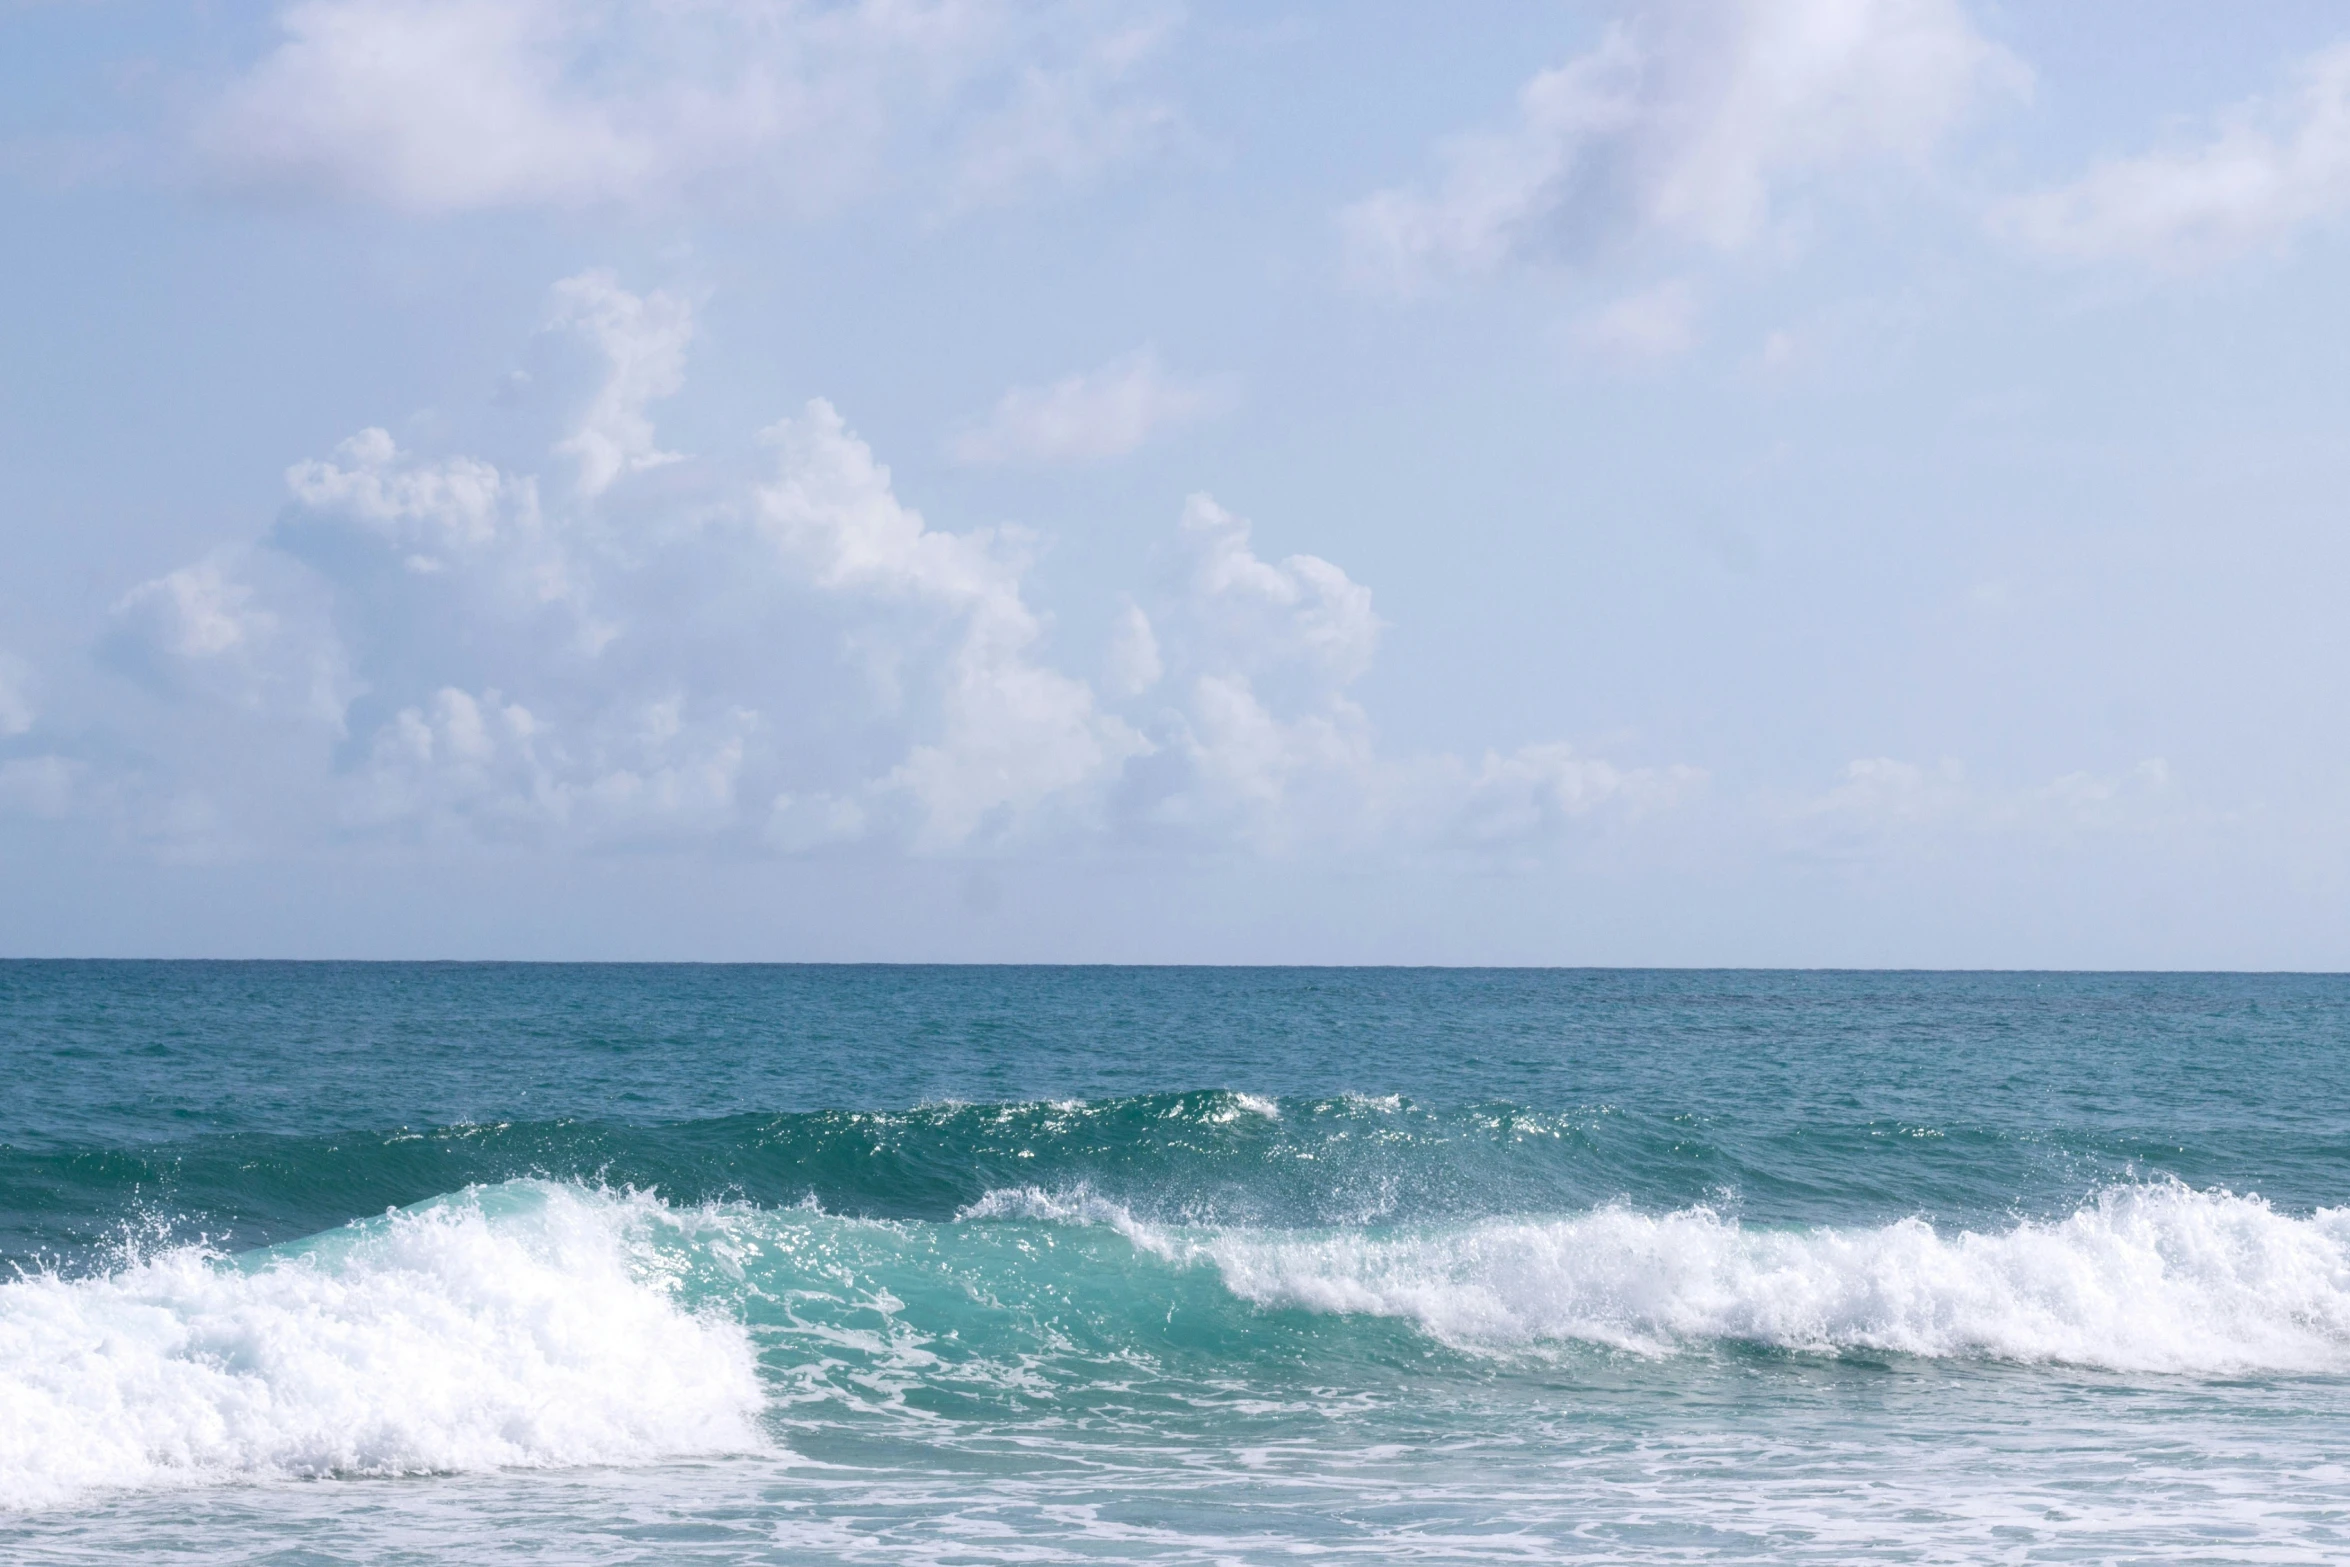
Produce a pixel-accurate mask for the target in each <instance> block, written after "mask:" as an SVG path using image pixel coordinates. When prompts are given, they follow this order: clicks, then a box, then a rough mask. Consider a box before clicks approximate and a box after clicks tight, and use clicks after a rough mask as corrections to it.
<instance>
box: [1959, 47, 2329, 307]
mask: <svg viewBox="0 0 2350 1567" xmlns="http://www.w3.org/2000/svg"><path fill="white" fill-rule="evenodd" d="M2345 210H2350V44H2343V45H2336V46H2335V47H2333V48H2330V49H2326V50H2323V51H2321V52H2319V53H2317V54H2315V55H2313V56H2311V57H2310V58H2308V59H2306V60H2304V61H2302V62H2301V63H2300V64H2299V65H2298V66H2297V67H2295V69H2294V71H2293V84H2292V86H2291V88H2290V90H2288V91H2287V92H2285V93H2282V94H2280V95H2277V96H2274V97H2269V98H2259V99H2254V100H2253V101H2251V102H2249V103H2244V104H2239V105H2237V106H2236V107H2235V108H2233V109H2230V110H2228V111H2227V112H2226V113H2224V114H2222V115H2221V116H2220V117H2219V121H2218V124H2217V125H2216V126H2215V127H2213V128H2212V129H2211V131H2210V132H2209V133H2208V134H2206V135H2205V136H2203V137H2201V138H2200V139H2198V140H2196V141H2195V142H2193V143H2191V144H2189V145H2186V146H2182V147H2176V148H2170V149H2165V150H2162V151H2157V152H2149V153H2144V154H2141V155H2140V156H2137V157H2133V158H2116V159H2111V160H2108V161H2106V162H2104V163H2100V164H2098V165H2097V166H2095V167H2094V168H2092V169H2090V170H2089V172H2088V173H2087V174H2085V175H2083V176H2082V177H2081V178H2080V179H2078V180H2076V181H2074V182H2073V183H2072V184H2069V185H2064V186H2060V187H2058V188H2056V189H2054V190H2046V191H2041V192H2038V193H2036V194H2033V195H2029V196H2024V197H2020V198H2018V199H2016V200H2013V201H2010V202H2008V203H2006V204H2005V205H2003V206H2002V207H2001V208H2000V209H1999V210H1998V212H1997V213H1996V214H1995V218H1994V222H1995V225H1996V226H1997V227H1998V228H1999V229H2000V230H2001V231H2002V232H2004V233H2006V234H2007V235H2008V236H2010V237H2011V238H2013V239H2014V240H2016V241H2017V242H2019V243H2021V244H2023V245H2025V246H2027V247H2029V248H2031V249H2033V250H2036V251H2039V252H2041V253H2043V254H2045V255H2048V256H2052V257H2055V258H2058V259H2061V260H2067V261H2105V260H2121V261H2134V262H2140V263H2143V264H2146V265H2149V266H2154V267H2159V268H2166V269H2172V270H2179V271H2186V270H2192V269H2196V268H2200V267H2208V266H2213V265H2217V264H2219V263H2221V262H2225V261H2229V260H2233V259H2235V258H2236V257H2238V256H2242V255H2244V254H2246V253H2248V252H2251V251H2255V250H2260V249H2265V248H2271V247H2274V246H2278V245H2281V244H2283V243H2284V242H2285V241H2287V240H2288V239H2290V238H2291V237H2292V236H2293V235H2294V234H2296V233H2298V232H2300V231H2301V230H2303V229H2305V228H2308V227H2309V226H2311V225H2313V224H2316V223H2320V222H2323V221H2326V220H2328V219H2332V218H2337V217H2339V216H2340V215H2341V214H2342V213H2343V212H2344V211H2345Z"/></svg>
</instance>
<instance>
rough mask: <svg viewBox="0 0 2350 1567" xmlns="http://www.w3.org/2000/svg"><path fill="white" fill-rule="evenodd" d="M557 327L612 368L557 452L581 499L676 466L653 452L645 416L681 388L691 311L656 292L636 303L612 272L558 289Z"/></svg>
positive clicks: (670, 457) (584, 276) (673, 456)
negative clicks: (575, 467) (575, 472)
mask: <svg viewBox="0 0 2350 1567" xmlns="http://www.w3.org/2000/svg"><path fill="white" fill-rule="evenodd" d="M554 324H555V325H556V326H558V327H566V328H570V329H573V330H576V331H578V332H579V333H581V334H582V335H583V336H585V337H586V338H587V339H588V340H589V341H591V342H593V343H594V344H595V345H596V347H597V348H598V349H600V350H601V351H602V352H603V355H604V360H605V363H606V364H607V365H608V366H609V367H610V368H609V372H608V373H607V374H606V376H605V378H604V384H603V386H602V387H601V388H600V389H599V390H598V391H597V393H596V399H595V402H594V403H593V404H591V405H590V406H589V408H588V411H587V415H586V417H585V418H584V419H582V420H581V421H580V426H579V428H578V430H576V431H574V432H573V433H572V435H571V436H570V437H569V438H568V439H567V440H565V441H564V442H563V443H562V444H561V445H560V446H558V447H557V448H556V450H557V451H560V452H563V453H565V454H566V455H568V456H571V457H573V458H576V459H577V460H578V462H579V488H580V491H581V493H583V494H587V495H600V494H602V493H603V492H604V491H605V490H607V489H609V488H610V487H611V484H612V481H613V480H614V479H617V478H619V477H620V476H621V475H622V474H623V473H637V472H641V471H642V470H644V469H646V468H656V467H659V466H661V465H662V464H664V463H673V462H677V461H678V460H679V454H678V453H676V452H665V451H662V450H661V449H660V448H659V447H658V446H656V445H655V444H654V441H653V421H652V420H651V419H649V418H647V417H646V415H645V410H646V408H647V407H648V406H650V405H651V404H652V403H653V402H655V401H656V400H658V399H660V398H663V397H668V396H671V395H672V394H674V393H675V392H676V391H677V389H678V388H679V387H681V386H683V385H684V384H685V350H686V344H687V343H689V342H690V341H691V340H692V338H693V335H694V317H693V311H692V309H691V307H689V306H688V305H687V304H686V302H685V301H683V300H681V299H677V298H674V297H672V296H671V295H668V294H664V293H661V292H660V291H658V290H655V291H654V292H653V293H650V294H647V295H644V296H642V297H641V298H640V297H639V296H637V295H635V294H631V293H629V292H628V291H627V290H626V289H624V288H622V287H621V286H620V284H619V283H618V281H617V280H615V279H614V278H613V276H612V274H611V273H609V272H602V271H596V272H583V273H581V274H580V275H579V276H577V277H573V278H566V279H564V280H563V281H562V282H560V283H558V284H556V285H555V313H554Z"/></svg>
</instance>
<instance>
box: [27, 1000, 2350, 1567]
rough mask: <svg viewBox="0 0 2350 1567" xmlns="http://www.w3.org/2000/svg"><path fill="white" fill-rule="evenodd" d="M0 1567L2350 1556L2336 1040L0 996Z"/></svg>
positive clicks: (1234, 1013)
mask: <svg viewBox="0 0 2350 1567" xmlns="http://www.w3.org/2000/svg"><path fill="white" fill-rule="evenodd" d="M0 1082H5V1083H7V1084H8V1085H9V1088H8V1092H7V1093H6V1094H5V1095H0V1255H4V1256H5V1259H6V1260H7V1261H8V1262H9V1263H11V1264H13V1270H14V1277H13V1281H12V1282H7V1283H0V1554H5V1555H6V1556H8V1557H9V1558H10V1559H21V1560H28V1561H75V1560H102V1559H112V1558H116V1557H119V1556H122V1555H126V1554H135V1555H155V1556H163V1555H170V1556H173V1557H176V1558H178V1559H182V1560H189V1561H208V1560H214V1559H234V1560H239V1561H244V1560H254V1559H266V1560H271V1561H283V1562H296V1561H340V1560H348V1561H400V1560H413V1561H447V1560H471V1559H489V1558H493V1557H494V1558H498V1559H506V1558H509V1557H516V1556H520V1557H525V1558H530V1559H539V1560H548V1561H621V1560H626V1561H647V1560H691V1559H710V1560H725V1561H744V1560H750V1561H779V1562H781V1561H871V1560H889V1561H897V1560H920V1561H939V1562H966V1561H968V1562H982V1561H985V1562H995V1561H1021V1562H1030V1561H1129V1560H1132V1561H1161V1560H1166V1561H1195V1562H1203V1563H1207V1562H1226V1561H1248V1562H1254V1561H1275V1560H1284V1561H1286V1560H1292V1559H1295V1558H1297V1557H1298V1556H1300V1555H1309V1556H1316V1555H1333V1556H1343V1557H1350V1558H1358V1559H1367V1560H1377V1561H1390V1560H1425V1561H1513V1562H1514V1561H1554V1560H1586V1559H1587V1560H1593V1561H1811V1562H1847V1561H1874V1560H1882V1561H1970V1562H1971V1561H2043V1560H2045V1561H2163V1562H2175V1561H2215V1562H2216V1561H2226V1562H2234V1561H2309V1562H2319V1561H2335V1560H2340V1559H2343V1558H2344V1557H2345V1556H2346V1555H2350V980H2342V979H2335V978H2328V977H2295V976H2275V977H2243V976H2159V977H2158V976H2128V975H2104V976H2098V975H2089V976H2082V975H1887V974H1756V973H1723V974H1709V973H1613V972H1519V971H1510V972H1463V971H1375V970H1360V971H1358V970H1346V971H1329V970H1178V969H1153V970H1103V969H1072V970H1052V969H924V968H905V969H895V968H841V969H831V968H700V967H690V966H679V967H666V966H664V967H642V968H636V967H590V968H567V967H537V966H528V967H504V966H495V965H486V966H471V965H469V966H439V965H351V966H346V965H327V964H318V965H307V964H306V965H270V964H258V965H239V964H195V965H179V964H62V963H56V964H53V963H13V964H0Z"/></svg>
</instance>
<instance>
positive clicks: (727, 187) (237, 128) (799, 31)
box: [195, 0, 1169, 213]
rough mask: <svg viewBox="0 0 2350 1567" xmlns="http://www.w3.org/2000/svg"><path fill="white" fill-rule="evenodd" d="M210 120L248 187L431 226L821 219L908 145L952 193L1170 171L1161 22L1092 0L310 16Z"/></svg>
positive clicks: (544, 7) (771, 2)
mask: <svg viewBox="0 0 2350 1567" xmlns="http://www.w3.org/2000/svg"><path fill="white" fill-rule="evenodd" d="M278 26H279V29H280V31H281V33H282V37H281V39H280V40H279V42H278V43H277V45H276V47H275V48H273V49H272V50H271V51H270V52H269V54H268V55H267V56H266V57H264V58H263V59H262V60H260V61H259V62H258V63H256V64H255V65H254V66H253V67H252V68H251V69H250V70H249V71H247V72H246V73H245V74H244V75H243V76H241V77H240V78H239V79H238V80H237V81H236V82H235V83H234V84H233V85H232V86H231V88H230V89H229V90H228V91H227V92H226V93H225V94H224V95H223V96H222V97H221V99H220V100H219V101H218V102H217V103H215V104H213V105H212V106H211V107H210V108H209V110H208V111H207V112H206V113H205V115H204V116H203V117H202V119H201V120H200V122H199V124H198V126H197V129H196V135H195V144H196V148H197V151H198V153H199V155H200V156H201V157H202V158H203V159H204V160H205V162H206V163H207V164H208V166H209V167H210V168H212V169H213V170H214V171H215V172H216V173H217V174H218V175H219V176H221V177H223V178H225V179H227V180H229V181H231V182H232V183H235V184H238V185H242V186H246V187H249V188H254V189H259V190H267V191H277V192H288V193H296V194H308V195H320V196H330V197H340V198H346V199H353V200H361V201H369V202H376V203H382V204H385V205H389V206H393V207H397V208H401V209H405V210H408V211H414V212H423V213H441V212H458V211H471V210H480V209H485V208H500V207H515V206H553V207H581V206H590V205H598V204H608V203H624V204H631V205H642V204H659V203H677V202H693V201H711V200H714V201H718V202H721V203H733V204H737V205H739V204H743V203H756V204H761V205H766V204H771V203H774V202H778V201H780V202H784V203H788V204H793V205H798V206H802V207H806V206H811V205H816V204H822V203H828V202H832V201H836V200H839V199H841V198H843V197H845V196H847V195H850V194H853V193H854V192H856V191H857V190H859V189H860V188H861V187H863V186H865V185H867V184H869V183H871V182H872V181H873V180H875V179H876V178H878V177H879V174H878V172H877V171H878V168H879V165H880V163H881V159H882V154H883V153H884V152H885V150H886V148H887V145H888V144H889V142H890V140H891V138H892V137H893V136H906V137H915V136H920V137H922V138H923V139H925V140H928V141H935V140H937V139H940V138H945V139H946V140H948V141H949V142H950V144H957V145H960V146H961V147H962V149H963V150H962V152H961V154H960V159H959V162H958V164H957V167H958V170H959V173H958V174H957V176H956V179H957V181H958V182H959V183H958V184H957V186H956V189H955V191H954V192H953V193H952V199H953V200H955V201H957V202H959V203H962V204H971V203H975V202H980V201H986V200H994V199H1001V198H1003V197H1005V196H1008V195H1012V194H1015V193H1018V192H1020V191H1024V190H1026V189H1029V188H1031V187H1033V186H1035V185H1038V184H1049V183H1056V182H1064V181H1069V180H1076V179H1083V178H1090V177H1092V176H1093V175H1096V174H1098V173H1100V172H1101V171H1102V170H1103V169H1105V168H1107V167H1109V166H1111V165H1114V164H1116V163H1119V162H1122V161H1125V160H1127V159H1130V158H1133V157H1137V156H1141V155H1143V154H1145V153H1147V152H1148V151H1150V150H1151V149H1152V148H1153V147H1154V146H1155V145H1156V140H1155V137H1154V134H1153V131H1154V127H1156V126H1158V125H1160V124H1161V123H1162V122H1163V121H1164V119H1165V118H1166V115H1167V111H1165V110H1164V109H1161V108H1158V107H1156V106H1154V105H1152V104H1151V103H1150V102H1149V101H1148V100H1147V99H1145V98H1143V97H1141V96H1140V94H1139V93H1138V91H1137V89H1136V87H1135V83H1134V81H1133V77H1134V76H1135V74H1136V72H1137V70H1138V68H1139V67H1140V65H1141V64H1142V63H1143V61H1144V60H1145V59H1147V58H1148V57H1149V56H1150V55H1151V54H1152V53H1153V52H1154V51H1155V50H1156V49H1157V48H1158V47H1159V46H1160V44H1161V43H1162V42H1163V40H1164V39H1165V37H1166V36H1167V34H1168V31H1169V24H1168V23H1167V22H1166V21H1165V20H1164V19H1163V18H1161V17H1160V16H1159V15H1158V14H1157V13H1155V12H1153V13H1145V12H1138V11H1137V10H1135V9H1134V8H1133V7H1130V6H1127V5H1123V4H1118V3H1107V4H1096V3H1081V0H840V3H828V0H715V3H707V4H688V5H666V4H641V3H624V4H613V5H580V4H573V3H570V0H300V3H297V4H293V5H289V6H287V7H286V8H285V9H284V10H282V11H281V12H280V13H279V15H278Z"/></svg>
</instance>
